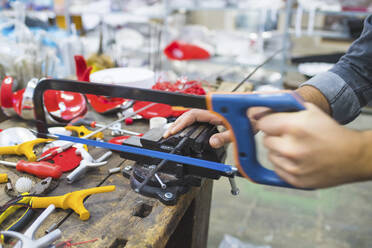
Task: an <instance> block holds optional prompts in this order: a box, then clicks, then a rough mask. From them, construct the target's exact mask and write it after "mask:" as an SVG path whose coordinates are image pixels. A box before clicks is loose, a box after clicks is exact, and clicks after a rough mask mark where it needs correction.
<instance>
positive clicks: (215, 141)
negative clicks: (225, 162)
mask: <svg viewBox="0 0 372 248" xmlns="http://www.w3.org/2000/svg"><path fill="white" fill-rule="evenodd" d="M231 141H232V134H231V131H230V130H227V131H224V132H222V133H216V134H214V135H212V136H211V138H210V139H209V144H210V145H211V147H213V148H220V147H222V146H223V145H225V144H226V143H229V142H231Z"/></svg>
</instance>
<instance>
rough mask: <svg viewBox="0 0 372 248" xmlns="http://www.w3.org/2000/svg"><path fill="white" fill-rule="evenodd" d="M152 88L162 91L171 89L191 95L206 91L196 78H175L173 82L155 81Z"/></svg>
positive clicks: (203, 93)
mask: <svg viewBox="0 0 372 248" xmlns="http://www.w3.org/2000/svg"><path fill="white" fill-rule="evenodd" d="M152 89H153V90H163V91H171V92H180V93H184V94H193V95H205V94H206V92H205V90H204V89H203V87H202V86H201V82H198V81H196V80H193V81H187V82H182V81H181V80H177V82H175V83H171V82H157V83H156V84H155V85H154V86H152Z"/></svg>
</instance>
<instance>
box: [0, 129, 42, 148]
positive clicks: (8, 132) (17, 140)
mask: <svg viewBox="0 0 372 248" xmlns="http://www.w3.org/2000/svg"><path fill="white" fill-rule="evenodd" d="M36 138H37V137H36V136H35V135H34V134H33V133H31V132H30V130H28V129H27V128H24V127H10V128H6V129H4V130H3V131H1V132H0V147H1V146H15V145H19V144H22V143H24V142H26V141H31V140H35V139H36Z"/></svg>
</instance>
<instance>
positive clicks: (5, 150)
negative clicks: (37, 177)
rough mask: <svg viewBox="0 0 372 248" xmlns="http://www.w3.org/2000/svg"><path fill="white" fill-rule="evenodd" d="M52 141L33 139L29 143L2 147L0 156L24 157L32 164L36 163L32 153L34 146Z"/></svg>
mask: <svg viewBox="0 0 372 248" xmlns="http://www.w3.org/2000/svg"><path fill="white" fill-rule="evenodd" d="M49 141H52V139H41V138H38V139H35V140H31V141H26V142H23V143H22V144H19V145H14V146H2V147H0V155H9V154H15V155H25V156H26V157H27V159H28V161H31V162H34V161H36V155H35V153H34V146H35V145H37V144H41V143H46V142H49Z"/></svg>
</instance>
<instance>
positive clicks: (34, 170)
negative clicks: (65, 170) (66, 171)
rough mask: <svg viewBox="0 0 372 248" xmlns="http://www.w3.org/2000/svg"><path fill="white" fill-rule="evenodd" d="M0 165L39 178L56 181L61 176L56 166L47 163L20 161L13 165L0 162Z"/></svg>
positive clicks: (12, 163)
mask: <svg viewBox="0 0 372 248" xmlns="http://www.w3.org/2000/svg"><path fill="white" fill-rule="evenodd" d="M0 164H3V165H6V166H11V167H15V168H16V170H17V171H21V172H26V173H29V174H32V175H34V176H37V177H39V178H47V177H52V178H56V179H57V178H60V177H61V175H62V171H61V170H60V169H59V167H58V166H56V165H53V164H51V163H48V162H27V161H24V160H20V161H18V162H17V163H14V162H8V161H2V160H0Z"/></svg>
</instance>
